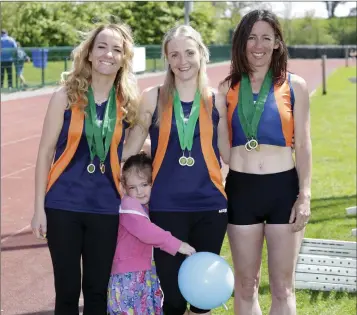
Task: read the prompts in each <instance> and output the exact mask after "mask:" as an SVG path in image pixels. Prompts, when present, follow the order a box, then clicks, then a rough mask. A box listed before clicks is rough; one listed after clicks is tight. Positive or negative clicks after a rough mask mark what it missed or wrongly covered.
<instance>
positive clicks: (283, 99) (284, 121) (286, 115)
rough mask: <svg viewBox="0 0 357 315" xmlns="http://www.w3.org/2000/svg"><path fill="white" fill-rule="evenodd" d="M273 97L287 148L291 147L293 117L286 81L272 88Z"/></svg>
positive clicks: (288, 87)
mask: <svg viewBox="0 0 357 315" xmlns="http://www.w3.org/2000/svg"><path fill="white" fill-rule="evenodd" d="M274 97H275V101H276V105H277V107H278V111H279V115H280V121H281V127H282V132H283V135H284V138H285V145H286V146H287V147H289V146H291V145H292V139H293V136H294V116H293V110H292V107H291V95H290V86H289V83H288V80H285V82H284V83H283V84H282V85H281V86H274Z"/></svg>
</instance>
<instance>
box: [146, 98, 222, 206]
mask: <svg viewBox="0 0 357 315" xmlns="http://www.w3.org/2000/svg"><path fill="white" fill-rule="evenodd" d="M209 103H210V106H209V111H210V114H208V112H207V110H206V108H205V105H204V103H203V101H202V100H201V104H200V114H199V118H198V121H197V124H196V127H195V132H194V140H193V146H192V151H191V156H192V157H193V158H194V159H195V164H194V165H193V166H192V167H188V166H181V165H180V164H179V162H178V160H179V158H180V157H181V156H182V150H181V147H180V142H179V137H178V132H177V127H176V119H175V113H174V110H173V106H172V101H171V106H166V110H165V111H164V112H163V115H162V117H161V121H160V127H159V128H158V126H156V124H155V122H156V119H157V108H156V109H155V112H154V114H153V120H152V125H151V126H150V129H149V132H150V137H151V154H152V157H153V186H152V192H151V198H150V205H149V208H150V211H151V212H152V211H179V212H180V211H181V212H193V211H209V210H220V209H226V208H227V200H226V194H225V192H224V187H223V184H222V175H221V171H220V168H221V163H220V155H219V150H218V145H217V137H218V135H217V127H218V122H219V113H218V111H217V109H216V107H215V106H214V99H213V100H212V98H211V99H210V101H209ZM181 104H182V108H183V112H184V115H185V117H188V116H189V114H190V111H191V106H192V104H193V102H181ZM185 155H186V156H188V153H187V150H186V153H185Z"/></svg>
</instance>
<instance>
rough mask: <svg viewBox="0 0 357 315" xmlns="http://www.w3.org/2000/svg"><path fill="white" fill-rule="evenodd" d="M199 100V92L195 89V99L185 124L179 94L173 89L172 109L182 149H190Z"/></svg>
mask: <svg viewBox="0 0 357 315" xmlns="http://www.w3.org/2000/svg"><path fill="white" fill-rule="evenodd" d="M200 101H201V95H200V92H199V91H196V94H195V99H194V101H193V104H192V108H191V112H190V117H189V119H188V122H187V123H186V124H185V122H184V118H185V117H184V114H183V109H182V105H181V100H180V96H179V94H178V92H177V90H175V93H174V111H175V118H176V126H177V131H178V135H179V140H180V147H181V150H182V151H184V150H185V149H187V150H188V151H191V150H192V144H193V134H194V132H195V127H196V123H197V120H198V115H199V113H200V111H199V108H200Z"/></svg>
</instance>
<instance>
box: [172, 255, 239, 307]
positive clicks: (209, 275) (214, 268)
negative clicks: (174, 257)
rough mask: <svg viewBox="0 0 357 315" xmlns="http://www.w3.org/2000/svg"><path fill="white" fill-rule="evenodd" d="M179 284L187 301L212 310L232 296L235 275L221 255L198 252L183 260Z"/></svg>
mask: <svg viewBox="0 0 357 315" xmlns="http://www.w3.org/2000/svg"><path fill="white" fill-rule="evenodd" d="M178 285H179V288H180V291H181V294H182V295H183V297H184V298H185V300H186V301H187V302H188V303H190V304H191V305H193V306H195V307H197V308H200V309H203V310H210V309H214V308H216V307H219V306H221V305H222V304H223V303H225V302H227V300H228V299H229V298H230V297H231V295H232V293H233V288H234V275H233V271H232V269H231V267H230V266H229V264H228V263H227V262H226V261H225V260H224V259H223V258H222V257H220V256H219V255H216V254H213V253H208V252H199V253H196V254H193V255H192V256H190V257H188V258H186V260H185V261H184V262H183V263H182V265H181V267H180V270H179V274H178Z"/></svg>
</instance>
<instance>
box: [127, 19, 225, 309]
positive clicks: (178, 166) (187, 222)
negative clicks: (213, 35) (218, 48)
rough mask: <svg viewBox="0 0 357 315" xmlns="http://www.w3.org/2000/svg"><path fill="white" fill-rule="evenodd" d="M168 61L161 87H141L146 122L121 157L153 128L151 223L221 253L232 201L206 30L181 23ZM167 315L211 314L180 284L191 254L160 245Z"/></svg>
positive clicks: (169, 42)
mask: <svg viewBox="0 0 357 315" xmlns="http://www.w3.org/2000/svg"><path fill="white" fill-rule="evenodd" d="M163 55H164V57H165V59H166V60H167V62H168V70H167V73H166V78H165V82H164V84H163V85H162V86H159V87H153V88H149V89H147V90H146V91H144V92H143V95H142V101H141V106H140V113H141V114H140V117H141V126H139V125H138V126H137V127H134V128H133V129H132V130H130V132H129V136H128V140H127V143H126V144H125V147H124V153H123V158H124V157H127V156H129V155H132V154H135V153H136V152H138V151H139V150H140V149H141V147H142V145H143V143H144V141H145V139H146V137H147V135H148V133H149V132H150V139H151V155H152V157H153V186H152V194H151V199H150V204H149V209H150V217H151V219H152V222H154V223H155V224H157V225H158V226H160V227H161V228H163V229H165V230H167V231H170V232H171V233H172V235H174V236H175V237H177V238H179V239H182V240H183V241H185V242H188V243H189V244H190V245H192V246H193V247H194V248H195V249H196V250H197V251H208V252H213V253H216V254H219V253H220V250H221V246H222V242H223V239H224V235H225V232H226V227H227V213H226V212H227V209H226V208H227V200H226V194H225V192H224V187H223V183H222V176H221V172H220V168H221V162H220V155H222V158H223V160H224V161H226V162H227V161H228V159H229V150H230V148H229V140H228V127H227V120H226V119H227V116H226V114H227V113H226V106H225V103H224V100H223V102H222V101H217V100H216V94H215V93H213V91H212V90H211V89H210V88H209V87H208V85H207V75H206V63H207V62H208V50H207V48H206V47H205V45H204V44H203V42H202V39H201V36H200V34H199V33H198V32H197V31H195V30H194V29H193V28H192V27H190V26H186V25H181V26H178V27H175V28H173V29H171V30H170V31H169V32H168V33H167V34H166V36H165V38H164V41H163ZM154 256H155V262H156V268H157V273H158V276H159V279H160V284H161V286H162V290H163V293H164V304H163V311H164V314H167V315H183V314H210V310H201V309H198V308H195V307H194V306H191V309H190V312H189V313H188V311H187V310H186V308H187V302H186V301H185V299H184V298H183V296H182V295H181V293H180V290H179V287H178V271H179V268H180V266H181V263H182V262H183V260H184V259H185V257H184V256H183V255H181V254H178V255H176V256H171V255H167V254H166V253H165V252H163V251H161V250H159V249H157V250H156V249H155V253H154Z"/></svg>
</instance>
